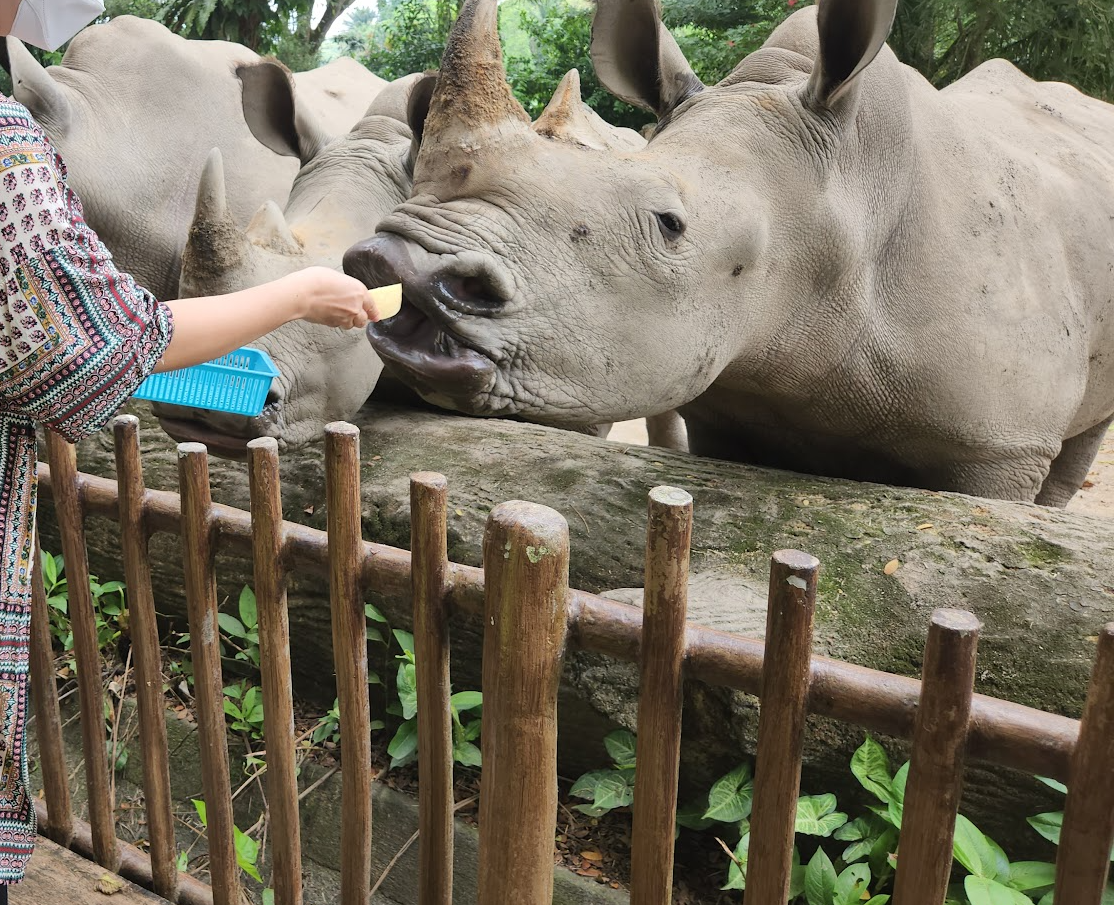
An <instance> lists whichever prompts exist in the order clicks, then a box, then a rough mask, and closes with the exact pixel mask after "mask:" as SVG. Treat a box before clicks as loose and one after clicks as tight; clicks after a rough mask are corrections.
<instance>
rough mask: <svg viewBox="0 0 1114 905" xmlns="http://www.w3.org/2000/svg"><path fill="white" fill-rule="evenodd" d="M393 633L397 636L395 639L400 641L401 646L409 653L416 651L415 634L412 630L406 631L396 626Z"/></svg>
mask: <svg viewBox="0 0 1114 905" xmlns="http://www.w3.org/2000/svg"><path fill="white" fill-rule="evenodd" d="M391 634H392V635H394V636H395V641H397V642H398V646H399V647H401V648H402V649H403V650H404V651H406V652H407V653H408V654H413V653H414V636H413V634H411V633H410V632H404V631H403V630H402V629H398V628H396V629H395V630H394V631H393V632H391Z"/></svg>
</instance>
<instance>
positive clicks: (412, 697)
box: [395, 663, 418, 720]
mask: <svg viewBox="0 0 1114 905" xmlns="http://www.w3.org/2000/svg"><path fill="white" fill-rule="evenodd" d="M395 685H396V687H397V688H398V702H399V704H401V705H402V718H403V719H404V720H409V719H412V718H413V717H414V715H415V714H416V713H417V712H418V684H417V677H416V676H415V672H414V664H413V663H403V664H402V665H401V666H399V668H398V676H397V678H396V681H395Z"/></svg>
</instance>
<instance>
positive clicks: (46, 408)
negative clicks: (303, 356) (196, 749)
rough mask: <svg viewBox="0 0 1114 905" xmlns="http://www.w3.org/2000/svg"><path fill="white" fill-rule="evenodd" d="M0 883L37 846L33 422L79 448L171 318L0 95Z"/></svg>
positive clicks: (12, 876)
mask: <svg viewBox="0 0 1114 905" xmlns="http://www.w3.org/2000/svg"><path fill="white" fill-rule="evenodd" d="M0 294H2V297H3V304H0V884H7V883H15V882H18V881H20V880H22V879H23V873H24V870H25V868H26V864H27V859H28V858H29V857H30V856H31V851H32V848H33V846H34V841H35V809H34V806H33V804H32V799H31V790H30V787H29V785H28V771H27V749H26V746H25V744H24V724H25V722H26V718H27V709H28V698H27V691H28V689H27V679H28V661H29V639H30V621H31V617H30V601H31V571H30V570H31V568H32V563H31V544H32V535H33V532H34V524H35V489H36V488H35V461H36V443H35V423H36V422H40V423H43V424H47V425H49V426H50V427H51V428H53V429H54V430H55V431H57V432H58V433H60V434H61V435H62V436H64V437H65V438H66V439H68V440H71V441H76V440H78V439H80V438H81V437H83V436H85V435H86V434H89V433H92V432H93V431H95V430H97V429H99V428H100V427H102V426H103V425H104V424H105V423H106V422H107V421H108V419H109V418H110V417H111V416H112V415H113V414H114V413H115V412H116V410H117V408H119V406H120V404H121V403H122V402H123V401H124V400H125V399H127V398H128V396H130V395H131V394H132V393H133V392H134V391H135V389H136V387H138V386H139V384H140V382H141V381H142V380H143V379H144V378H145V377H146V376H147V375H148V374H149V373H150V372H151V371H152V370H153V369H154V367H155V364H156V363H157V362H158V360H159V359H160V358H161V357H162V354H163V351H164V350H165V349H166V346H167V343H168V342H169V341H170V335H171V332H172V329H173V324H172V321H171V317H170V310H169V309H168V308H167V307H166V306H165V305H162V304H160V303H159V302H158V301H156V300H155V298H154V297H152V296H151V294H150V293H148V292H147V291H146V290H145V289H142V288H140V287H139V286H137V285H136V283H135V281H134V280H133V279H132V278H131V277H130V276H128V275H127V274H124V273H120V272H119V271H117V270H116V268H115V265H114V264H113V262H112V256H111V255H110V254H109V253H108V250H107V249H106V248H105V247H104V245H102V244H101V242H100V240H99V239H98V238H97V236H96V234H95V233H94V232H93V231H92V230H91V229H90V228H89V227H88V225H86V223H85V218H84V215H83V213H82V210H81V203H80V202H79V201H78V199H77V197H76V196H75V195H74V194H73V193H72V192H71V191H70V189H69V187H68V186H67V184H66V168H65V164H63V162H62V159H61V157H59V156H58V154H57V152H55V151H54V149H53V148H52V147H51V145H50V142H49V141H48V140H47V138H46V136H45V135H44V134H43V132H42V130H41V129H40V128H39V127H38V126H37V125H36V124H35V122H34V120H33V119H32V118H31V115H30V113H28V112H27V110H26V108H24V107H23V106H21V105H20V104H18V103H16V102H15V101H12V100H9V99H7V98H4V97H2V96H0Z"/></svg>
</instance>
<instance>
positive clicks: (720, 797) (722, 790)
mask: <svg viewBox="0 0 1114 905" xmlns="http://www.w3.org/2000/svg"><path fill="white" fill-rule="evenodd" d="M753 799H754V779H753V777H752V776H751V772H750V764H749V763H746V762H745V761H744V762H743V763H741V764H739V766H737V767H736V768H735V769H734V770H732V771H731V772H730V773H728V774H726V775H725V776H721V777H720V778H719V779H717V780H716V782H715V784H714V785H713V786H712V788H711V791H709V792H708V810H707V811H705V812H704V817H705V818H706V819H708V820H717V821H719V822H720V823H738V822H739V821H740V820H744V819H746V818H747V817H749V816H750V808H751V804H752V803H753Z"/></svg>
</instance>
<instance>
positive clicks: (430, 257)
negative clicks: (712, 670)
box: [345, 0, 1114, 505]
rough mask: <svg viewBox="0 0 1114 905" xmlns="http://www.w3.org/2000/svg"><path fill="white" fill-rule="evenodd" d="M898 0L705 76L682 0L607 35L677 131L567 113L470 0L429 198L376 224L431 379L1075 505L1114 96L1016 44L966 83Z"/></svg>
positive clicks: (357, 265) (610, 6)
mask: <svg viewBox="0 0 1114 905" xmlns="http://www.w3.org/2000/svg"><path fill="white" fill-rule="evenodd" d="M894 9H895V0H824V2H823V3H822V4H821V5H820V14H819V17H818V15H817V10H816V8H814V7H810V8H808V9H805V10H802V11H800V12H798V13H796V14H794V15H793V16H791V17H790V18H789V19H788V20H787V21H786V22H785V23H783V25H782V26H780V27H779V28H778V29H777V30H776V31H775V32H774V33H773V35H772V36H771V37H770V39H769V40H768V41H767V43H766V45H765V46H764V47H763V48H761V49H760V50H758V51H757V52H755V53H754V54H752V55H751V56H749V57H748V58H747V59H745V60H744V61H743V62H742V63H741V64H740V65H739V66H738V67H737V68H736V70H735V72H734V73H732V75H730V76H729V77H728V78H727V79H725V80H724V81H723V82H722V83H720V84H719V85H716V86H715V87H708V88H704V86H702V85H701V84H700V83H699V81H698V80H697V78H696V76H695V75H694V74H693V73H692V71H691V69H690V68H689V67H688V64H687V63H686V62H685V60H684V57H683V56H682V55H681V53H680V51H679V49H678V48H677V46H676V45H675V44H674V43H673V41H672V39H671V38H670V37H669V35H668V32H666V31H665V29H664V28H663V27H662V26H661V24H660V19H659V17H658V9H657V7H656V4H655V3H654V2H653V0H600V3H599V5H598V6H597V12H596V21H595V26H594V36H593V59H594V61H595V64H596V69H597V72H598V74H599V75H600V78H601V79H602V81H603V82H604V83H605V84H606V85H607V86H608V87H609V89H610V90H611V91H612V92H613V93H615V94H617V95H618V96H620V97H623V98H625V99H628V100H631V101H634V102H636V103H640V104H642V105H644V106H647V107H649V108H652V109H653V110H655V111H656V112H657V113H658V114H659V116H660V117H661V123H660V124H659V127H658V129H657V130H656V132H655V133H654V135H653V137H652V138H651V139H650V141H649V144H648V145H647V147H646V149H645V150H644V151H641V152H634V153H626V154H623V153H614V152H611V151H596V150H591V149H589V148H585V147H583V146H580V145H578V144H577V143H576V142H575V141H574V140H555V139H552V138H546V137H542V136H539V135H538V134H537V133H535V132H531V130H530V129H529V128H528V126H527V124H526V122H525V117H524V115H523V114H522V112H521V110H520V109H518V108H517V105H516V104H515V103H514V101H513V98H512V97H511V96H510V94H509V92H508V91H506V89H505V87H504V86H503V69H502V64H501V58H500V56H499V50H498V43H497V40H496V35H495V3H494V0H468V2H467V3H466V4H465V7H464V9H463V10H462V12H461V16H460V18H459V19H458V22H457V26H456V28H455V29H454V33H453V35H452V37H451V40H450V44H449V46H448V48H447V50H446V54H445V60H444V63H443V65H442V70H441V81H440V83H439V86H438V90H437V92H436V93H435V95H434V98H433V101H432V104H431V107H430V111H429V115H428V117H427V119H426V120H425V122H424V124H423V125H424V134H423V144H422V148H421V153H420V155H419V157H418V160H417V165H416V171H415V189H414V196H413V197H412V198H411V199H410V200H409V201H408V202H407V203H406V204H404V205H402V206H401V207H400V208H399V209H398V210H397V211H396V212H394V213H393V214H392V215H391V216H390V217H388V218H387V219H386V220H384V222H383V223H382V224H381V226H380V232H379V234H378V235H377V236H376V237H375V238H373V239H372V240H369V241H367V242H364V243H361V244H360V245H358V246H355V247H354V248H353V249H351V250H350V251H349V252H348V254H347V255H346V258H345V267H346V270H348V272H350V273H353V274H355V275H357V276H360V277H362V278H363V279H364V280H365V281H366V282H367V283H368V284H369V285H376V284H379V283H387V282H391V281H393V280H394V279H395V278H396V277H401V278H402V279H403V280H404V283H405V293H406V302H407V304H406V305H405V306H404V308H403V311H402V312H401V313H400V314H399V315H398V316H397V317H395V318H393V319H391V320H390V321H388V322H386V323H384V324H381V325H374V326H373V327H372V328H370V329H369V336H370V338H371V340H372V343H373V345H374V346H375V348H376V349H377V350H378V351H379V353H380V355H381V356H383V357H384V358H385V359H387V360H388V361H389V367H390V368H391V369H392V370H394V371H397V373H399V374H402V375H405V377H406V379H408V380H409V381H410V382H411V383H412V384H413V385H414V386H415V387H417V388H418V389H419V390H420V392H421V393H422V394H423V396H425V398H427V399H429V400H432V401H435V402H437V403H439V404H442V405H445V406H449V407H452V408H455V409H459V410H461V411H465V412H471V413H477V414H492V415H499V414H511V413H516V414H519V415H524V416H526V417H528V418H530V419H532V420H537V421H540V422H546V423H551V424H557V425H576V424H581V423H593V422H599V421H614V420H620V419H624V418H630V417H633V416H638V415H646V414H649V413H653V412H660V411H664V410H666V409H669V408H671V407H675V406H680V407H681V412H682V414H683V415H684V417H685V420H686V422H687V426H688V431H689V440H690V445H691V448H692V449H693V451H694V452H698V453H702V454H710V455H715V456H721V457H725V458H731V459H736V460H743V461H749V462H758V463H767V464H771V465H775V466H778V467H782V468H790V469H794V470H800V471H807V472H813V473H818V474H829V475H839V476H846V477H851V478H857V479H866V480H873V481H881V482H885V483H896V484H908V485H913V486H922V487H927V488H938V489H948V490H956V491H962V492H967V493H972V494H977V495H982V496H988V497H1000V498H1006V499H1017V500H1037V501H1038V502H1041V503H1046V504H1051V505H1063V504H1065V503H1066V502H1067V501H1068V499H1069V498H1070V497H1071V496H1072V494H1073V493H1074V492H1075V490H1076V489H1077V488H1078V487H1079V486H1080V484H1081V482H1082V480H1083V478H1084V476H1085V474H1086V472H1087V467H1088V465H1089V463H1090V462H1091V460H1092V458H1093V456H1094V453H1095V451H1096V449H1097V446H1098V444H1099V442H1100V439H1101V436H1102V433H1103V431H1104V430H1105V427H1106V425H1107V424H1108V423H1109V421H1110V419H1111V415H1112V413H1114V353H1112V352H1111V349H1112V348H1114V346H1112V339H1114V337H1112V336H1111V331H1114V316H1111V315H1114V310H1112V309H1114V291H1112V290H1111V286H1112V285H1114V262H1112V260H1111V248H1114V107H1111V106H1109V105H1106V104H1103V103H1100V102H1098V101H1096V100H1092V99H1090V98H1087V97H1085V96H1083V95H1081V94H1080V93H1079V92H1077V91H1076V90H1074V89H1072V88H1070V87H1069V86H1067V85H1062V84H1046V83H1036V82H1033V81H1031V80H1030V79H1028V78H1027V77H1025V76H1024V75H1023V74H1021V73H1020V72H1019V71H1018V70H1016V69H1015V68H1014V67H1013V66H1011V65H1010V64H1008V63H1006V62H1003V61H991V62H988V63H986V64H984V65H982V66H980V67H979V68H978V69H976V70H975V71H974V72H972V73H971V74H970V75H968V76H966V77H964V78H963V79H961V80H960V81H958V82H957V83H955V84H954V85H952V86H950V87H948V88H947V89H945V90H943V91H937V90H935V89H934V88H933V87H932V86H931V85H929V84H928V82H926V81H925V80H924V79H923V78H922V77H921V76H920V75H918V74H917V73H916V72H915V71H914V70H912V69H910V68H909V67H907V66H904V65H902V64H901V63H899V62H898V61H897V59H896V58H895V57H894V55H893V54H892V53H891V51H890V50H889V49H888V48H886V47H885V46H884V41H885V37H886V35H887V33H888V30H889V27H890V24H891V22H892V19H893V14H894Z"/></svg>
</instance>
